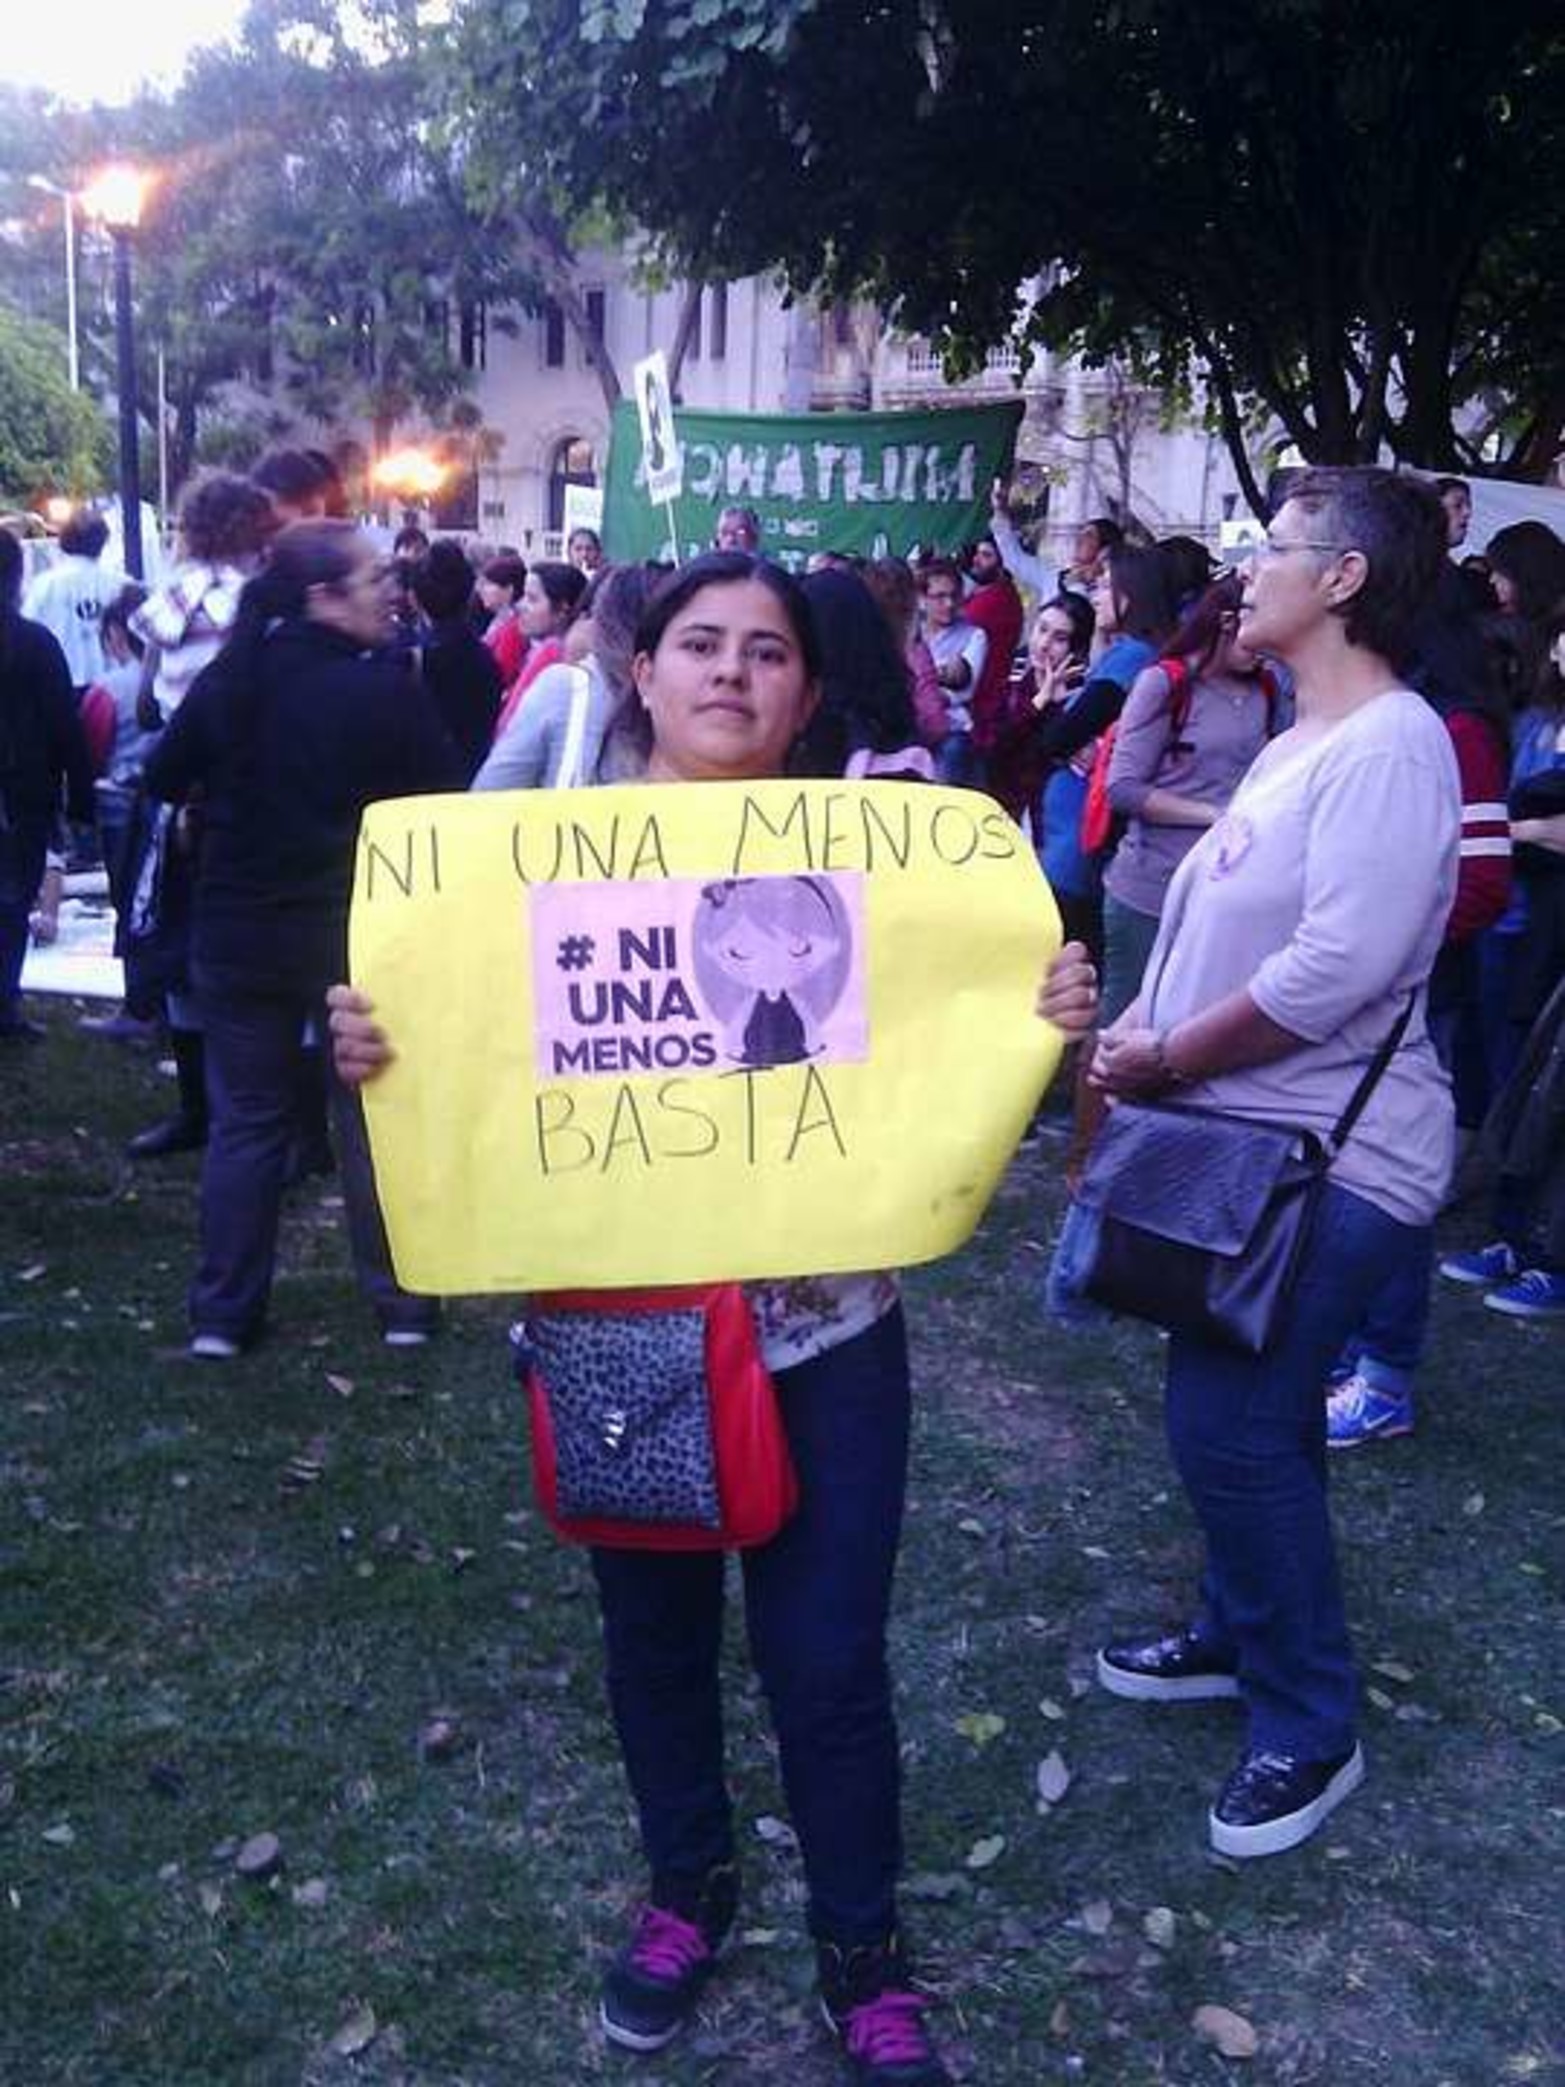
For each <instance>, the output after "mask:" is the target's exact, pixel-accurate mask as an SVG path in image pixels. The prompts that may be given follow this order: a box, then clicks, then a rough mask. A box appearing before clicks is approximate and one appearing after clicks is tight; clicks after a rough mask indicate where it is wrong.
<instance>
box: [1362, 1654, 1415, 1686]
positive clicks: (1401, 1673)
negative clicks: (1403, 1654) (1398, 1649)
mask: <svg viewBox="0 0 1565 2087" xmlns="http://www.w3.org/2000/svg"><path fill="white" fill-rule="evenodd" d="M1370 1666H1371V1668H1372V1669H1373V1671H1374V1672H1375V1673H1377V1674H1384V1675H1385V1677H1386V1679H1387V1680H1388V1681H1411V1680H1412V1678H1413V1673H1412V1669H1411V1668H1410V1667H1404V1666H1403V1664H1402V1662H1401V1661H1400V1660H1399V1659H1377V1660H1371V1662H1370Z"/></svg>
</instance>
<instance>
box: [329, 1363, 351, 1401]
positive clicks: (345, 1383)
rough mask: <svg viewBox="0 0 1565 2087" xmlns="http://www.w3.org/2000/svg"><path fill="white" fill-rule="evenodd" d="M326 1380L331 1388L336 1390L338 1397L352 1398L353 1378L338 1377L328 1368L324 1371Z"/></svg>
mask: <svg viewBox="0 0 1565 2087" xmlns="http://www.w3.org/2000/svg"><path fill="white" fill-rule="evenodd" d="M326 1382H327V1383H328V1384H329V1385H330V1386H331V1388H332V1390H333V1391H334V1392H336V1394H337V1396H338V1398H340V1399H351V1398H352V1396H353V1379H352V1378H351V1377H338V1376H336V1375H334V1374H333V1372H332V1371H330V1370H328V1371H327V1372H326Z"/></svg>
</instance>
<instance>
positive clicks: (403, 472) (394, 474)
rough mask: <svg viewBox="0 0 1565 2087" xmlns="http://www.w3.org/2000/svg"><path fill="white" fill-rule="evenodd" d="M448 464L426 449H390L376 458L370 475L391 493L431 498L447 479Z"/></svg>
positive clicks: (405, 498) (415, 498)
mask: <svg viewBox="0 0 1565 2087" xmlns="http://www.w3.org/2000/svg"><path fill="white" fill-rule="evenodd" d="M447 475H448V474H447V470H446V466H445V465H444V464H442V463H441V461H440V459H439V458H438V457H435V456H431V455H430V453H429V451H428V450H427V449H415V448H408V449H388V450H387V451H386V453H385V455H384V456H380V457H377V458H376V459H375V464H374V468H373V469H372V471H371V473H370V476H371V477H372V478H373V479H374V481H375V483H376V485H378V486H382V487H384V488H385V490H386V491H387V492H388V493H400V494H401V496H402V498H403V499H404V500H429V499H432V498H433V497H434V495H435V494H436V493H438V492H439V491H440V488H441V487H442V486H443V485H444V484H445V482H446V478H447Z"/></svg>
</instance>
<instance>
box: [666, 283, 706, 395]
mask: <svg viewBox="0 0 1565 2087" xmlns="http://www.w3.org/2000/svg"><path fill="white" fill-rule="evenodd" d="M703 288H704V285H703V284H701V283H699V282H694V283H686V285H685V294H684V296H683V298H682V299H681V300H680V306H679V317H678V319H677V320H676V321H675V322H674V340H673V345H672V346H671V347H670V349H669V351H668V389H669V395H670V397H671V398H672V399H673V401H674V404H675V405H676V406H677V405H679V404H680V403H681V401H680V397H679V380H680V378H681V376H682V375H683V374H684V368H685V357H686V356H687V355H688V354H689V352H690V343H691V342H692V341H693V340H694V339H695V337H696V328H697V327H698V326H699V325H700V324H701V292H702V289H703Z"/></svg>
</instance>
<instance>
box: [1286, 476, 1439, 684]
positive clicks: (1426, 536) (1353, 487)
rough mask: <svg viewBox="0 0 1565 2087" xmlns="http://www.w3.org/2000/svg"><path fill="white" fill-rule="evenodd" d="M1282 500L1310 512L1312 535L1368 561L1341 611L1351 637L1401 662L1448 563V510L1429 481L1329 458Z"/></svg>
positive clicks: (1398, 664)
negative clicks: (1328, 462) (1332, 462)
mask: <svg viewBox="0 0 1565 2087" xmlns="http://www.w3.org/2000/svg"><path fill="white" fill-rule="evenodd" d="M1285 504H1286V505H1288V506H1296V507H1298V508H1299V509H1300V510H1301V512H1302V513H1303V514H1304V515H1305V516H1307V517H1308V521H1309V534H1310V536H1311V538H1313V539H1314V540H1315V541H1317V542H1319V543H1324V544H1329V545H1331V546H1332V547H1333V549H1335V550H1337V551H1339V552H1342V551H1357V552H1358V553H1359V554H1360V556H1361V557H1362V558H1363V559H1364V560H1365V563H1366V564H1367V566H1368V568H1369V569H1368V571H1367V572H1366V574H1365V576H1364V584H1363V586H1362V587H1360V588H1359V590H1358V592H1357V593H1356V594H1354V595H1351V596H1350V597H1349V599H1348V600H1347V601H1346V602H1345V603H1344V604H1343V606H1342V609H1341V611H1340V614H1341V617H1342V622H1343V628H1344V630H1345V632H1346V634H1347V640H1348V643H1349V644H1350V645H1357V646H1361V647H1362V648H1363V649H1364V650H1365V651H1366V652H1374V653H1378V654H1379V656H1380V657H1381V658H1382V659H1384V660H1387V661H1388V662H1389V663H1390V664H1391V665H1392V666H1394V667H1397V668H1398V669H1401V668H1403V667H1404V665H1405V663H1406V661H1407V659H1408V657H1409V655H1410V653H1411V652H1412V651H1413V649H1414V645H1415V628H1416V625H1417V623H1418V621H1419V618H1420V616H1421V615H1422V614H1423V612H1424V610H1425V608H1426V607H1427V606H1428V604H1429V602H1430V600H1431V597H1432V596H1433V594H1434V592H1435V588H1436V587H1437V585H1438V584H1439V580H1440V575H1441V573H1442V572H1443V571H1444V569H1445V564H1446V516H1445V509H1444V508H1443V507H1442V506H1441V505H1440V502H1439V499H1438V498H1437V497H1436V495H1435V493H1434V491H1433V489H1432V488H1431V487H1430V485H1429V483H1428V481H1427V480H1425V479H1422V478H1414V477H1412V476H1411V475H1410V474H1408V473H1406V472H1400V471H1383V470H1379V469H1377V468H1374V467H1372V466H1368V465H1352V464H1342V465H1332V466H1327V467H1324V468H1321V469H1317V470H1310V471H1303V472H1301V473H1300V474H1299V476H1298V477H1297V478H1296V479H1295V480H1294V482H1293V484H1292V485H1291V486H1290V487H1289V488H1288V498H1287V501H1286V503H1285Z"/></svg>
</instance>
